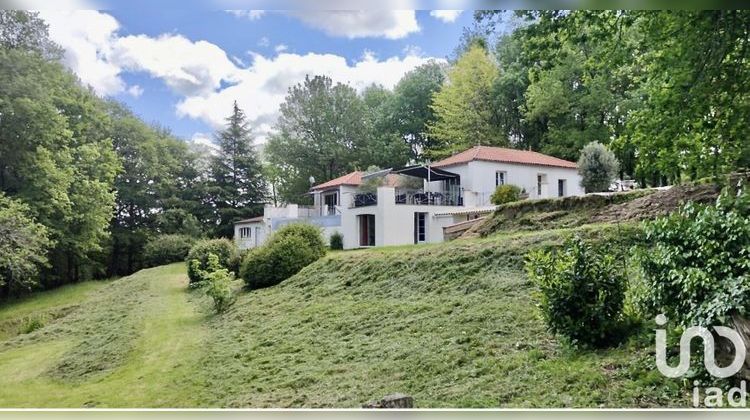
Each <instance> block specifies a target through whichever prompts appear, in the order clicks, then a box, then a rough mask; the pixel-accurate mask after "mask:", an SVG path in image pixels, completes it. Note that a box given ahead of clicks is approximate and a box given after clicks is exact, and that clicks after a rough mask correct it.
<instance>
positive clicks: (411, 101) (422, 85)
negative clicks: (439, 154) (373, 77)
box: [389, 61, 446, 161]
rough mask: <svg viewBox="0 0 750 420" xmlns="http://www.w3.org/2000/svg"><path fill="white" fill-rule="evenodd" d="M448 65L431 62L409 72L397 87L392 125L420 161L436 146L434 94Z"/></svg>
mask: <svg viewBox="0 0 750 420" xmlns="http://www.w3.org/2000/svg"><path fill="white" fill-rule="evenodd" d="M445 73H446V65H445V64H443V63H439V62H437V61H429V62H427V63H426V64H422V65H421V66H419V67H416V68H415V69H413V70H411V71H409V72H408V73H406V74H405V75H404V77H402V78H401V80H399V82H398V84H396V87H395V88H394V90H393V93H394V94H393V98H392V100H391V103H390V106H389V108H390V111H389V113H390V116H391V118H392V122H391V124H392V125H393V128H394V130H396V132H397V133H398V134H399V135H400V136H401V137H402V138H403V140H404V142H405V143H406V144H407V145H408V147H409V150H410V153H411V156H410V157H411V159H412V160H414V161H419V160H421V159H422V155H423V153H424V151H425V150H429V149H432V148H434V147H435V140H434V139H433V138H432V137H430V135H429V134H428V126H429V125H430V124H432V123H434V122H435V113H434V111H433V109H432V106H431V105H432V97H433V95H434V94H435V93H436V92H438V91H439V90H440V88H441V86H442V85H443V82H444V81H445Z"/></svg>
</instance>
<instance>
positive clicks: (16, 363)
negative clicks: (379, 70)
mask: <svg viewBox="0 0 750 420" xmlns="http://www.w3.org/2000/svg"><path fill="white" fill-rule="evenodd" d="M604 231H606V229H605V228H603V227H589V228H587V229H585V230H581V232H583V234H584V235H588V236H601V235H605V233H603V232H604ZM565 233H569V232H567V231H566V232H565ZM559 240H560V232H558V233H557V234H555V233H554V232H543V233H539V234H534V233H523V234H518V235H506V236H500V235H496V236H493V237H490V238H483V239H481V240H462V241H457V242H453V243H448V244H442V245H438V246H419V247H398V248H392V249H382V250H370V251H356V252H337V253H334V254H332V255H330V256H328V257H326V258H324V259H323V260H321V261H319V262H317V263H315V264H313V265H311V266H309V267H307V268H306V269H304V270H303V271H302V272H301V273H299V274H298V275H296V276H294V277H293V278H291V279H289V280H287V281H285V282H284V283H282V284H280V285H278V286H274V287H271V288H267V289H262V290H257V291H252V292H248V291H239V293H238V299H237V302H236V304H235V305H234V306H233V307H232V308H231V309H230V310H229V311H228V312H226V313H224V314H222V315H213V314H212V313H211V311H210V305H209V303H208V302H207V301H206V300H205V298H203V297H202V296H201V295H200V293H199V292H197V291H191V290H189V289H188V288H187V279H186V276H185V271H184V265H183V264H174V265H170V266H164V267H159V268H154V269H149V270H144V271H141V272H139V273H136V274H135V275H133V276H130V277H127V278H123V279H120V280H116V281H113V282H109V283H100V284H98V285H100V286H99V287H98V288H96V289H92V290H89V291H88V292H83V291H82V292H81V293H80V295H79V296H78V297H77V298H75V299H72V301H77V302H78V303H77V306H76V307H75V308H74V309H73V310H71V311H70V312H68V313H66V314H65V315H64V316H62V317H59V318H56V319H54V320H51V321H50V322H49V323H48V324H45V325H44V326H42V327H40V328H38V329H36V330H34V331H32V332H30V333H26V334H18V335H14V336H12V337H6V339H5V341H0V387H2V389H4V390H6V392H3V393H2V394H0V406H2V407H82V406H86V407H196V406H201V407H359V406H361V405H362V404H363V403H365V402H367V401H368V400H372V399H378V398H380V397H382V396H384V395H386V394H389V393H393V392H403V393H407V394H410V395H412V396H413V397H414V399H415V404H416V405H417V406H418V407H599V406H603V407H647V406H674V405H678V406H685V405H687V404H688V403H689V399H688V398H689V397H688V395H687V394H686V393H685V391H684V390H683V388H682V385H681V384H680V383H677V382H675V381H670V380H666V379H665V378H663V377H662V376H661V375H660V374H659V373H658V372H657V371H656V369H655V368H654V366H653V354H652V350H651V349H652V344H651V340H652V338H651V337H650V336H649V335H648V334H646V333H644V334H643V335H642V336H639V337H635V338H634V339H631V340H630V341H628V342H626V343H623V344H622V345H621V346H619V347H617V348H614V349H608V350H601V351H583V352H575V351H572V350H570V349H568V348H567V347H565V346H563V345H561V344H560V342H559V341H558V340H557V339H556V338H555V337H552V336H551V335H550V334H548V333H547V332H546V330H545V327H544V325H543V323H542V322H541V321H540V319H539V316H538V314H537V312H536V309H535V308H534V301H533V298H532V288H531V286H530V285H529V284H528V282H527V281H526V279H525V276H524V274H523V273H522V271H521V270H520V261H521V259H522V258H521V257H522V255H523V253H524V252H525V251H526V250H527V249H528V248H529V247H535V246H546V245H549V244H550V243H557V242H559ZM101 285H103V286H101ZM238 287H239V284H238ZM56 293H58V292H57V291H55V292H50V293H48V294H46V295H44V296H42V295H40V298H34V299H29V300H26V301H24V302H19V303H16V304H14V305H13V306H11V307H9V308H5V309H3V310H2V312H0V314H2V315H0V322H3V321H4V320H6V319H7V318H8V317H9V316H17V315H18V314H21V313H23V314H30V313H36V312H44V311H48V310H49V309H50V308H52V307H55V306H56V305H59V304H60V302H66V301H69V300H66V299H65V298H59V299H60V300H57V298H53V297H51V296H54V295H55V294H56ZM59 293H63V294H64V293H71V292H70V291H66V290H60V291H59ZM68 299H69V298H68ZM39 300H47V303H44V302H42V303H40V302H39ZM27 306H28V307H27ZM9 314H10V315H9ZM13 314H15V315H13Z"/></svg>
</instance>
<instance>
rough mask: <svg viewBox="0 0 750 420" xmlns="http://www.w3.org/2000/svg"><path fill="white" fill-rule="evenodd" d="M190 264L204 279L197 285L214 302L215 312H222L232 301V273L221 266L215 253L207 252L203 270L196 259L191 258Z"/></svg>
mask: <svg viewBox="0 0 750 420" xmlns="http://www.w3.org/2000/svg"><path fill="white" fill-rule="evenodd" d="M190 263H191V265H192V266H193V269H194V270H195V271H196V272H199V273H200V277H201V278H203V279H204V280H203V281H201V282H200V283H199V284H198V285H199V286H200V287H201V288H202V289H203V291H204V293H205V294H206V296H208V297H210V298H211V300H212V301H213V304H214V310H216V312H217V313H221V312H224V311H225V310H227V308H229V307H230V306H231V305H232V304H233V303H234V293H232V281H234V274H232V273H230V272H229V270H227V269H226V268H223V267H222V266H221V264H220V263H219V257H218V256H216V255H215V254H212V253H209V254H208V262H207V264H206V265H207V267H206V269H205V270H202V269H201V267H200V262H198V260H191V261H190Z"/></svg>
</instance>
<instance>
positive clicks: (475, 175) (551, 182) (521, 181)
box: [441, 160, 584, 207]
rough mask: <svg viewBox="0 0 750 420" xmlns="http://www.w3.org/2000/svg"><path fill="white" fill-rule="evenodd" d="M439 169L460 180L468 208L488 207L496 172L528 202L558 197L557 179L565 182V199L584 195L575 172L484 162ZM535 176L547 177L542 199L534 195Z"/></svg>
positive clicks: (551, 167)
mask: <svg viewBox="0 0 750 420" xmlns="http://www.w3.org/2000/svg"><path fill="white" fill-rule="evenodd" d="M441 169H445V170H446V171H450V172H453V173H457V174H459V175H460V176H461V186H462V187H463V188H464V205H465V206H467V207H474V206H487V205H490V204H491V203H490V196H491V195H492V193H493V192H494V191H495V173H496V172H497V171H505V172H506V178H505V182H506V183H507V184H513V185H516V186H518V187H521V188H524V189H526V192H527V193H529V198H532V199H533V198H552V197H557V181H558V180H559V179H564V180H566V184H567V185H566V196H571V195H583V194H584V191H583V188H582V187H581V176H580V175H578V170H577V169H569V168H559V167H553V166H541V165H523V164H517V163H502V162H488V161H483V160H474V161H471V162H468V163H463V164H459V165H453V166H445V167H441ZM538 174H546V175H547V184H546V186H543V188H542V195H541V196H539V195H537V194H536V190H537V188H536V180H537V175H538Z"/></svg>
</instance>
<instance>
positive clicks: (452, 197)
mask: <svg viewBox="0 0 750 420" xmlns="http://www.w3.org/2000/svg"><path fill="white" fill-rule="evenodd" d="M396 204H411V205H418V206H462V205H463V204H464V203H463V197H461V192H460V190H455V191H442V192H432V191H422V190H417V191H396Z"/></svg>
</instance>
